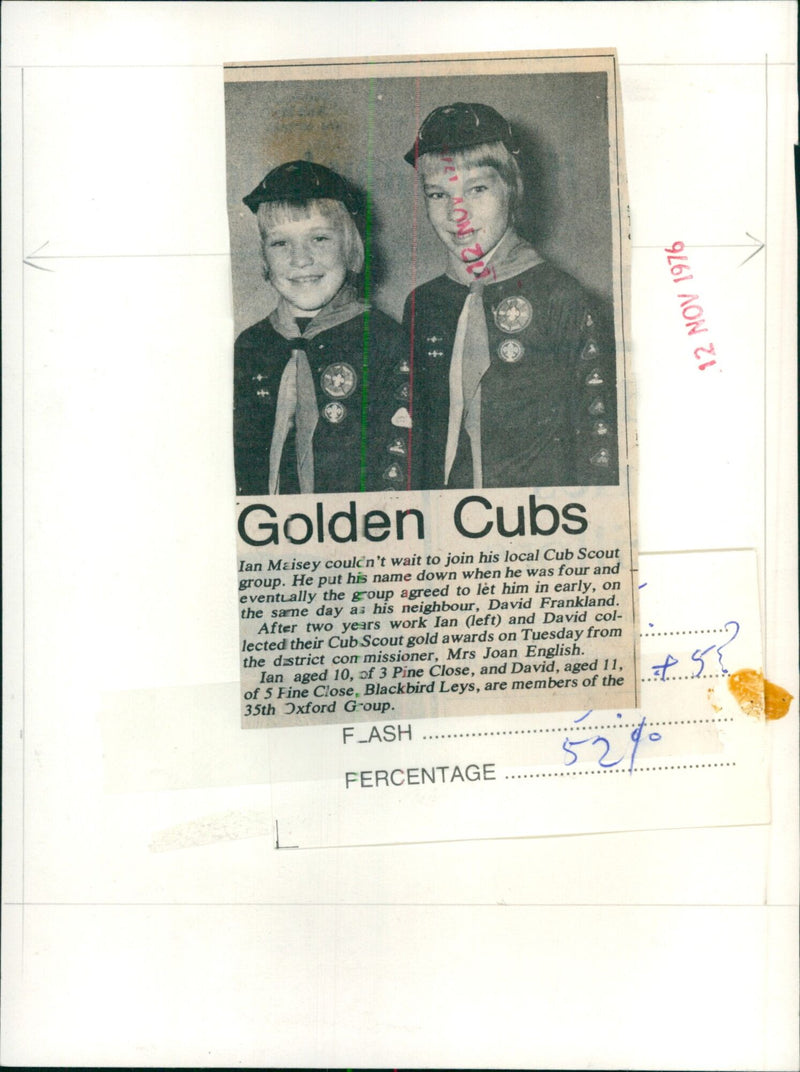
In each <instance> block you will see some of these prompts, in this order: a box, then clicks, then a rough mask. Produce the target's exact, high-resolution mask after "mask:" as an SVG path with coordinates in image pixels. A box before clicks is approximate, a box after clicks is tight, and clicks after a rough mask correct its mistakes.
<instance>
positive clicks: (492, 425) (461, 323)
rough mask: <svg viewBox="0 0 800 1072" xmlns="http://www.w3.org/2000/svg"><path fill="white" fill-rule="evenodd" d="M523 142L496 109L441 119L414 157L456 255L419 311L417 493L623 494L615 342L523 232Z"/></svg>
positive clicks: (439, 113) (410, 310)
mask: <svg viewBox="0 0 800 1072" xmlns="http://www.w3.org/2000/svg"><path fill="white" fill-rule="evenodd" d="M518 152H519V150H518V148H517V144H516V139H515V138H514V135H513V132H512V130H511V128H510V126H509V124H508V123H507V122H506V120H505V119H504V118H503V117H502V116H501V115H500V114H499V113H498V112H496V111H495V110H494V109H493V108H490V107H488V105H485V104H462V103H457V104H452V105H448V106H446V107H442V108H437V109H435V110H434V111H433V112H431V113H430V115H429V116H428V117H427V119H426V120H425V121H424V123H423V124H422V126H421V127H420V130H419V134H418V136H417V140H416V142H415V144H414V147H413V148H412V149H411V150H410V151H409V152H408V153H406V155H405V160H406V161H407V162H408V163H409V164H411V165H412V166H414V167H416V169H417V172H418V177H419V181H420V184H421V186H422V191H423V196H424V200H425V205H426V209H427V213H428V218H429V220H430V222H431V224H432V226H433V228H434V230H435V231H436V234H437V236H438V237H439V239H440V241H441V242H442V244H443V245H444V247H445V249H446V251H447V255H448V256H447V269H446V272H445V274H444V275H441V276H439V277H438V278H436V279H433V280H431V282H429V283H425V284H423V285H422V286H420V287H417V288H416V289H415V290H414V291H413V292H412V293H411V294H410V295H409V297H408V299H407V301H406V307H405V313H404V319H403V323H404V327H405V328H406V331H407V332H408V334H409V335H410V338H411V348H412V352H413V355H414V362H413V373H412V385H413V387H412V401H413V410H412V416H413V425H414V428H413V433H412V448H413V450H412V469H413V481H414V485H415V486H417V487H421V488H481V487H487V488H488V487H528V486H533V487H538V486H548V485H568V484H577V485H581V484H590V485H594V484H616V483H618V479H619V477H618V462H617V432H616V387H615V360H614V342H613V335H611V334H610V333H608V332H606V331H605V330H604V329H603V328H602V326H601V325H602V318H601V313H600V311H599V310H598V309H597V308H596V307H595V304H594V302H593V301H592V299H591V298H590V296H589V294H588V293H587V292H586V291H585V290H584V289H583V287H581V285H580V284H579V283H578V282H577V281H576V280H575V279H573V278H572V277H571V276H569V275H567V274H566V273H564V272H562V271H559V270H558V269H557V268H555V267H553V266H552V265H550V264H547V263H546V262H545V261H544V260H543V259H542V258H541V257H540V256H539V254H538V253H537V252H536V250H535V249H534V248H533V247H532V246H530V245H529V244H528V243H527V242H525V241H524V240H523V239H522V238H520V237H519V235H518V234H517V233H516V231H515V230H514V217H515V210H516V208H517V206H518V205H519V204H520V203H521V200H522V196H523V186H522V178H521V175H520V170H519V166H518V163H517V159H516V158H517V154H518Z"/></svg>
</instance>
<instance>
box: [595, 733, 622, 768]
mask: <svg viewBox="0 0 800 1072" xmlns="http://www.w3.org/2000/svg"><path fill="white" fill-rule="evenodd" d="M601 741H602V742H603V744H604V745H605V746H606V750H605V752H603V754H602V756H600V758H599V759H598V761H597V762H598V763H599V764H600V766H601V767H616V765H617V764H618V763H621V762H622V761H623V759H624V758H625V756H624V755H623V756H620V757H619V759H615V760H614V762H613V763H604V762H603V760H604V759H605V758H606V756H607V755H608V753H609V752H610V751H611V745H610V744H609V743H608V741H607V740H606V738H605V737H595V739H594V740H593V741H592V744H599V743H600V742H601Z"/></svg>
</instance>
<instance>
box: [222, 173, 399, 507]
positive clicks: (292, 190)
mask: <svg viewBox="0 0 800 1072" xmlns="http://www.w3.org/2000/svg"><path fill="white" fill-rule="evenodd" d="M243 200H244V203H245V204H246V205H247V206H248V208H249V209H251V211H252V212H253V213H254V214H255V215H256V218H257V220H258V227H259V232H260V235H261V250H262V254H263V260H264V269H265V277H266V278H267V279H268V280H269V282H270V283H271V284H272V286H273V287H274V289H275V291H276V292H277V294H278V298H279V300H278V305H277V307H276V308H275V310H274V311H273V312H272V313H271V314H270V315H269V316H268V317H267V318H266V319H265V320H261V321H260V322H259V323H257V324H254V325H253V326H252V327H249V328H247V330H245V331H243V332H242V334H241V335H240V336H239V337H238V339H237V340H236V345H235V350H234V455H235V465H236V487H237V491H238V493H239V494H240V495H264V494H269V495H276V494H285V493H298V492H303V493H311V492H354V491H365V490H378V489H381V488H389V489H399V488H401V487H405V486H406V485H407V467H408V466H407V455H408V442H407V437H408V433H407V431H404V429H403V427H398V422H399V423H400V424H403V423H404V422H403V418H402V416H401V417H400V418H397V413H398V412H400V413H401V414H403V413H406V411H405V410H404V407H406V406H407V405H408V369H409V363H408V360H407V358H405V354H404V352H403V349H402V348H401V335H400V329H399V328H398V326H397V325H396V324H395V323H394V322H393V321H392V320H390V319H389V318H388V317H387V316H385V315H384V314H383V313H381V312H379V311H378V310H370V309H368V307H367V305H366V304H365V303H364V302H363V301H361V300H359V298H358V297H357V295H356V291H355V288H354V285H353V282H354V279H355V278H356V277H357V276H358V274H359V272H360V271H361V269H362V266H363V263H364V247H363V243H362V241H361V236H360V234H359V232H358V229H357V228H356V225H355V222H354V217H356V216H357V215H358V213H359V211H360V199H359V197H358V194H357V192H356V191H355V190H354V188H353V187H352V186H351V185H350V184H349V183H348V182H346V180H345V179H343V178H342V177H341V176H340V175H337V174H336V172H334V171H331V170H330V169H329V168H326V167H323V166H322V165H320V164H314V163H310V162H308V161H305V160H293V161H291V162H289V163H287V164H282V165H281V166H280V167H277V168H275V169H274V170H273V171H271V172H270V173H269V174H268V175H267V176H266V177H265V178H264V179H263V181H262V182H260V183H259V185H258V186H257V187H256V188H255V190H253V191H252V193H250V194H248V195H247V197H245V198H244V199H243ZM393 416H394V417H395V422H394V424H392V423H391V421H392V417H393ZM406 416H407V413H406ZM405 423H408V422H407V420H406V421H405Z"/></svg>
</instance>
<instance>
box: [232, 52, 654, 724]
mask: <svg viewBox="0 0 800 1072" xmlns="http://www.w3.org/2000/svg"><path fill="white" fill-rule="evenodd" d="M225 79H226V85H225V100H226V137H227V163H228V209H229V218H230V229H231V251H232V272H233V298H234V317H235V329H236V331H235V334H236V338H235V347H234V365H233V408H234V417H233V436H234V456H235V470H236V491H237V511H236V516H237V530H238V531H237V540H238V587H239V600H238V606H239V616H240V659H241V693H242V695H241V700H242V707H241V716H242V725H243V726H244V727H246V728H253V727H288V726H312V725H322V724H326V723H355V722H359V721H371V722H373V723H375V724H380V723H382V722H384V721H386V722H387V723H388V722H389V721H390V720H392V719H397V718H398V717H402V718H403V719H413V718H419V717H425V718H432V717H440V716H464V715H492V714H501V713H502V714H513V713H525V714H530V713H538V712H543V713H544V712H553V711H573V710H577V709H587V710H588V709H603V708H625V707H628V708H630V707H636V706H637V705H638V699H639V691H638V690H639V677H640V671H639V667H638V665H637V641H638V622H637V595H638V592H637V561H636V534H635V521H634V519H635V516H636V512H635V499H634V495H635V441H636V437H635V423H634V390H633V380H632V376H631V368H630V354H629V342H628V338H629V329H628V324H627V305H628V301H627V296H628V272H629V263H630V258H629V248H628V243H629V236H628V230H627V196H626V185H625V176H624V156H623V144H622V116H621V111H620V96H619V86H618V78H617V65H616V56H615V54H614V52H613V51H611V50H606V51H594V52H582V53H574V54H573V53H563V52H562V53H555V54H548V55H540V54H524V55H522V54H511V55H505V56H498V55H484V56H470V57H464V56H454V57H425V58H414V57H406V58H398V59H380V60H369V61H368V60H352V61H342V60H336V61H319V62H313V63H309V62H305V61H304V62H302V63H295V64H263V65H261V64H255V65H254V64H247V65H230V66H228V67H226V72H225Z"/></svg>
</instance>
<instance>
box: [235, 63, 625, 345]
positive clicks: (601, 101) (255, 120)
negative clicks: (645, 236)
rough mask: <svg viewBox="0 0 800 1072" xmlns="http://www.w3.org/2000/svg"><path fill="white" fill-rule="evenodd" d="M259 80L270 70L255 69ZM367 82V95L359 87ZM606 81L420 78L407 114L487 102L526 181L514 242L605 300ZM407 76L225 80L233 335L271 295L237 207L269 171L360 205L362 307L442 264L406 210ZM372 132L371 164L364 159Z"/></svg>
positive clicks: (270, 302)
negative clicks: (364, 250)
mask: <svg viewBox="0 0 800 1072" xmlns="http://www.w3.org/2000/svg"><path fill="white" fill-rule="evenodd" d="M264 73H265V74H267V75H268V74H269V73H270V72H269V71H268V70H266V69H265V72H264ZM372 82H374V84H373V85H371V83H372ZM607 92H608V87H607V79H606V75H605V74H603V73H597V72H586V73H569V74H561V73H558V74H551V73H548V74H535V75H519V74H511V75H509V74H503V75H479V76H474V75H460V76H438V77H437V76H433V77H428V78H421V79H419V116H420V119H424V118H425V116H426V115H427V114H428V113H429V112H430V111H431V110H432V109H434V108H437V107H439V106H440V105H444V104H451V103H453V102H454V101H477V102H481V103H484V104H490V105H491V106H492V107H494V108H496V109H497V110H498V111H499V112H500V113H501V114H502V115H504V116H505V117H506V118H507V119H508V120H509V121H510V122H511V124H512V126H513V128H514V130H515V132H516V134H517V137H518V138H519V140H520V143H521V147H522V152H521V154H520V163H521V165H522V169H523V176H524V178H525V186H526V190H525V210H524V217H525V218H524V222H523V224H522V226H521V228H520V229H521V230H522V232H523V233H524V234H525V237H527V238H528V239H529V240H530V241H532V242H533V243H534V244H535V245H536V247H537V248H538V249H539V251H540V252H541V253H542V254H543V255H544V256H545V257H546V258H547V259H548V260H550V261H552V262H553V263H554V264H556V265H557V266H558V267H560V268H563V269H565V270H566V271H568V272H570V273H571V274H572V275H574V276H575V277H576V278H577V279H578V280H580V282H581V283H583V284H584V286H586V287H588V288H589V289H590V290H592V291H594V292H595V293H596V294H598V295H599V296H600V297H602V298H604V299H606V300H609V301H610V299H611V292H612V291H611V288H612V275H611V271H612V266H611V214H610V203H609V196H610V190H609V149H608V144H609V143H608V118H607V116H608V103H607ZM416 97H417V78H416V77H408V78H377V79H374V80H373V79H367V78H358V79H355V78H354V79H346V80H326V81H315V82H298V81H269V82H232V83H228V84H227V85H226V87H225V111H226V132H227V171H228V210H229V217H230V226H231V253H232V260H233V294H234V309H235V321H236V332H237V334H238V332H240V331H241V330H242V329H243V328H245V327H247V326H248V325H249V324H252V323H254V322H255V321H257V320H260V319H261V318H262V317H264V316H266V315H267V313H269V311H270V310H271V309H272V307H273V306H274V304H275V300H276V299H275V294H274V291H273V290H272V288H271V287H270V286H268V285H267V284H265V283H264V280H263V278H262V275H261V259H260V253H259V243H258V228H257V226H256V222H255V217H254V216H253V214H252V213H251V212H250V210H249V209H248V208H246V207H245V206H244V205H243V204H242V201H241V199H242V197H244V196H245V195H246V194H248V193H249V192H250V191H251V190H252V189H253V187H254V186H256V185H257V184H258V183H259V182H260V181H261V179H262V178H263V177H264V175H265V174H266V173H267V172H268V171H269V170H271V169H272V168H273V167H276V166H277V165H278V164H281V163H284V162H285V161H287V160H293V159H301V158H305V159H310V160H314V161H316V162H317V163H320V164H325V165H326V166H328V167H331V168H333V169H334V170H337V171H340V172H341V173H342V174H343V175H344V176H346V177H347V178H348V179H350V180H351V181H353V182H354V183H355V184H356V185H358V186H359V187H360V188H361V189H362V191H366V189H367V186H368V180H369V176H370V169H371V172H372V181H371V183H369V187H370V192H371V196H372V212H373V215H372V232H371V237H372V258H371V276H370V281H371V297H372V300H373V302H374V304H376V305H377V306H378V307H380V308H382V309H384V310H385V311H386V312H388V313H389V314H390V315H392V316H395V317H397V318H399V317H400V315H401V313H402V308H403V302H404V301H405V298H406V295H407V294H408V292H409V290H410V289H411V287H412V284H413V282H416V284H417V285H418V284H419V283H422V282H424V281H425V280H427V279H431V278H433V277H434V276H436V275H439V274H440V273H441V272H442V271H443V269H444V255H443V252H442V249H441V246H440V244H439V242H438V239H437V238H436V236H435V235H434V233H433V230H432V229H431V227H430V224H429V223H428V220H427V216H426V214H425V209H424V205H423V203H422V200H421V198H420V199H418V200H417V206H416V211H417V216H418V227H417V264H416V272H415V273H414V271H413V267H412V248H413V229H414V212H415V198H418V194H417V192H416V190H415V185H416V178H415V172H414V169H413V168H412V167H410V166H409V165H408V164H407V163H406V162H405V161H404V160H403V154H404V153H405V152H406V151H407V150H408V149H410V148H411V147H412V145H413V143H414V138H415V136H416V131H417V118H416V116H417V99H416ZM370 126H371V127H372V154H371V155H372V159H371V160H370V146H369V143H370Z"/></svg>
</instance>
